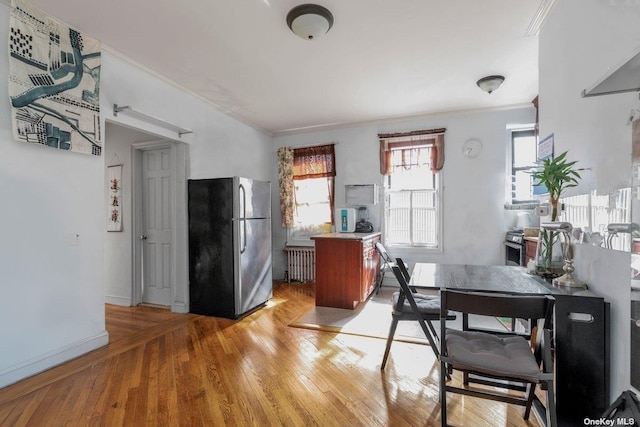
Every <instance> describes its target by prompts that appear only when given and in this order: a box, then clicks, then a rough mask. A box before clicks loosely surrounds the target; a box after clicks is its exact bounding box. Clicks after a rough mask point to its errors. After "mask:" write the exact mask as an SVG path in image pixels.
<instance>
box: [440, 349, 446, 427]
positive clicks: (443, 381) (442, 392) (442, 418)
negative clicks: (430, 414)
mask: <svg viewBox="0 0 640 427" xmlns="http://www.w3.org/2000/svg"><path fill="white" fill-rule="evenodd" d="M446 377H447V366H446V364H445V363H444V362H440V424H441V426H442V427H447V380H446Z"/></svg>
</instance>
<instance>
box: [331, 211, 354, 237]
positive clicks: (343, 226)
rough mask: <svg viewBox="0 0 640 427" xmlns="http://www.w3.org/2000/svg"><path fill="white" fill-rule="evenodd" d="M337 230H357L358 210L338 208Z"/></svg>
mask: <svg viewBox="0 0 640 427" xmlns="http://www.w3.org/2000/svg"><path fill="white" fill-rule="evenodd" d="M335 221H336V231H337V232H339V233H353V232H354V231H356V210H355V209H353V208H338V209H336V218H335Z"/></svg>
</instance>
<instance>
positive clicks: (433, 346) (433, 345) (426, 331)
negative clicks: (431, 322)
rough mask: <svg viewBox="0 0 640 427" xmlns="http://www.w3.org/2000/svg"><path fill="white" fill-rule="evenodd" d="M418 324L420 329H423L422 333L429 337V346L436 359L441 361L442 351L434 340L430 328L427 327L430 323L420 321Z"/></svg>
mask: <svg viewBox="0 0 640 427" xmlns="http://www.w3.org/2000/svg"><path fill="white" fill-rule="evenodd" d="M418 322H419V323H420V327H421V328H422V331H423V332H424V334H425V335H426V336H427V340H428V341H429V345H430V346H431V349H432V350H433V353H434V354H435V355H436V359H440V351H439V350H438V346H437V344H436V342H435V341H434V340H433V336H432V335H431V332H429V328H428V327H427V325H426V324H427V323H428V321H425V320H424V319H419V320H418ZM432 327H433V326H432Z"/></svg>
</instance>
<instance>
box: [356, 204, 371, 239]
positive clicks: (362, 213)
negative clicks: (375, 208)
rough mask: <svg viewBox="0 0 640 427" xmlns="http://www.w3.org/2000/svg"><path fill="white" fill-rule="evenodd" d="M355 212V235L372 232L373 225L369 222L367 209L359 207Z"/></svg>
mask: <svg viewBox="0 0 640 427" xmlns="http://www.w3.org/2000/svg"><path fill="white" fill-rule="evenodd" d="M357 212H358V219H357V221H356V233H371V232H373V225H372V224H371V223H370V222H369V209H367V207H366V206H359V207H358V209H357Z"/></svg>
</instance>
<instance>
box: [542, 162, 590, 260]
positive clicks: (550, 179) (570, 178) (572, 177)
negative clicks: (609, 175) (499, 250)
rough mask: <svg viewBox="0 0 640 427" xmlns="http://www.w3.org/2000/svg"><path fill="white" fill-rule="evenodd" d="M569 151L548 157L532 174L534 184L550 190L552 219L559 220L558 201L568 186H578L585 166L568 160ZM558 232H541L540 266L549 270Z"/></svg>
mask: <svg viewBox="0 0 640 427" xmlns="http://www.w3.org/2000/svg"><path fill="white" fill-rule="evenodd" d="M566 158H567V151H565V152H563V153H562V154H560V155H558V156H557V157H555V158H547V159H544V160H543V161H542V166H541V168H539V169H537V170H534V171H533V172H532V173H531V176H532V177H533V179H534V180H535V181H536V182H534V184H533V185H536V186H538V185H544V186H545V187H546V189H547V191H548V192H549V204H550V205H551V221H557V220H558V201H559V200H560V197H561V196H562V193H563V191H564V190H566V189H567V188H571V187H576V186H577V185H578V180H579V179H581V176H580V172H581V171H583V170H585V169H584V168H576V167H575V164H576V163H577V161H572V162H570V161H567V159H566ZM557 238H558V234H557V233H556V232H553V231H547V230H544V231H542V232H541V233H540V239H541V244H539V245H538V248H539V253H538V262H539V265H538V266H539V267H541V269H542V270H543V271H545V272H547V273H548V272H549V268H550V267H551V259H552V255H553V252H552V249H553V244H554V243H555V242H556V239H557Z"/></svg>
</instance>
